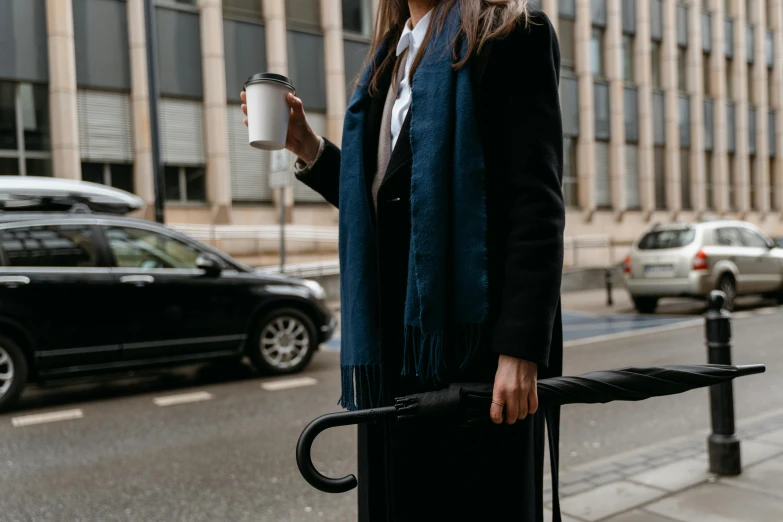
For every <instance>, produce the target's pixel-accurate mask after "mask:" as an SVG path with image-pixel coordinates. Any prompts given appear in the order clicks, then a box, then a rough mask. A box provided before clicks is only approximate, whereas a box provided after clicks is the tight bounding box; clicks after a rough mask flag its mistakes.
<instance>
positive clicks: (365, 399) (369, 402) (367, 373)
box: [337, 365, 383, 411]
mask: <svg viewBox="0 0 783 522" xmlns="http://www.w3.org/2000/svg"><path fill="white" fill-rule="evenodd" d="M340 374H341V375H340V377H341V380H342V395H340V400H339V401H337V404H338V405H339V406H340V407H341V408H344V409H346V410H348V411H354V410H359V409H366V408H377V407H379V406H381V390H382V389H383V388H382V383H381V369H380V367H379V366H377V365H355V366H342V367H341V368H340Z"/></svg>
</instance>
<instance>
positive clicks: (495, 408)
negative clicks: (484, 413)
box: [489, 394, 505, 424]
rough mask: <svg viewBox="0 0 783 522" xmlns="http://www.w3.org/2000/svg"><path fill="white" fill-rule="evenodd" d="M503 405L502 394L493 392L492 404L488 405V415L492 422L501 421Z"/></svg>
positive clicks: (498, 422) (497, 422)
mask: <svg viewBox="0 0 783 522" xmlns="http://www.w3.org/2000/svg"><path fill="white" fill-rule="evenodd" d="M504 406H505V401H504V400H503V396H502V395H497V394H493V395H492V406H490V408H489V417H490V418H491V419H492V422H494V423H495V424H500V423H502V422H503V407H504Z"/></svg>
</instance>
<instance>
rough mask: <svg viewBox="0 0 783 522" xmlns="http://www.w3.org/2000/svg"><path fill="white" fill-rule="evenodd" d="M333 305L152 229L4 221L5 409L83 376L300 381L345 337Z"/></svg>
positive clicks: (0, 255) (0, 321)
mask: <svg viewBox="0 0 783 522" xmlns="http://www.w3.org/2000/svg"><path fill="white" fill-rule="evenodd" d="M324 297H325V296H324V291H323V289H322V288H321V287H320V285H318V284H317V283H315V282H313V281H304V280H299V279H294V278H289V277H283V276H277V275H269V274H261V273H258V272H256V271H254V270H253V269H252V268H248V267H246V266H243V265H242V264H240V263H238V262H237V261H235V260H233V259H231V258H230V257H229V256H227V255H225V254H223V253H221V252H220V251H218V250H216V249H214V248H212V247H210V246H207V245H205V244H203V243H200V242H198V241H195V240H193V239H191V238H189V237H187V236H185V235H182V234H180V233H178V232H176V231H174V230H171V229H169V228H167V227H164V226H161V225H158V224H155V223H151V222H148V221H142V220H137V219H131V218H127V217H122V216H116V215H111V214H91V213H60V212H58V213H48V212H47V213H35V212H5V213H0V409H3V408H7V407H9V406H10V405H11V404H12V403H13V402H14V401H15V400H16V399H17V398H18V397H19V395H20V393H21V391H22V388H23V387H24V385H25V384H26V383H28V382H40V381H45V380H50V379H54V378H57V377H63V376H71V375H77V374H88V373H96V372H105V371H110V370H125V369H130V368H138V367H146V366H154V365H168V364H179V363H189V362H194V361H202V360H209V359H217V358H224V357H242V356H243V355H247V356H248V357H249V359H250V360H251V361H252V362H253V363H254V364H255V365H256V366H257V367H258V368H259V369H262V370H265V371H267V372H272V373H278V374H283V373H293V372H297V371H300V370H302V369H303V368H304V367H305V366H306V365H307V364H308V362H309V361H310V359H311V357H312V355H313V352H314V351H315V350H316V349H317V348H318V346H319V345H320V344H321V343H323V342H326V341H327V340H329V338H330V337H331V336H332V333H333V331H334V328H335V320H334V318H333V316H332V315H331V314H330V312H329V311H328V310H327V308H326V306H325V303H324Z"/></svg>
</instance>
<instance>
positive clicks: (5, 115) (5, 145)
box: [0, 82, 18, 150]
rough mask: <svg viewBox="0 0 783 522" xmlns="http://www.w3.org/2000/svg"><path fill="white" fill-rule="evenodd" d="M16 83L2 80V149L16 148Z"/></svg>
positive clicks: (0, 100) (0, 126)
mask: <svg viewBox="0 0 783 522" xmlns="http://www.w3.org/2000/svg"><path fill="white" fill-rule="evenodd" d="M17 147H18V143H17V140H16V84H14V83H11V82H0V149H6V150H7V149H16V148H17Z"/></svg>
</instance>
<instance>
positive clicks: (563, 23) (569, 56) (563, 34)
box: [558, 18, 576, 71]
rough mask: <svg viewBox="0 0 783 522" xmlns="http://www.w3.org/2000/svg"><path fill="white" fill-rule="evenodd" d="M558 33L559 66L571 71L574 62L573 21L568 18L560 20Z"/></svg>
mask: <svg viewBox="0 0 783 522" xmlns="http://www.w3.org/2000/svg"><path fill="white" fill-rule="evenodd" d="M558 31H559V33H560V34H559V37H560V53H561V54H560V66H561V67H563V68H564V69H568V70H571V71H572V70H573V69H574V62H575V60H576V45H575V43H574V42H575V40H574V21H573V20H572V19H570V18H560V23H559V25H558Z"/></svg>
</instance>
